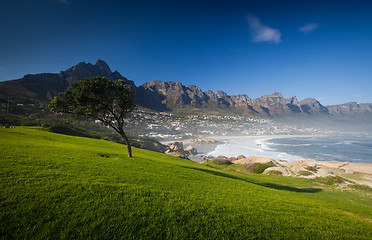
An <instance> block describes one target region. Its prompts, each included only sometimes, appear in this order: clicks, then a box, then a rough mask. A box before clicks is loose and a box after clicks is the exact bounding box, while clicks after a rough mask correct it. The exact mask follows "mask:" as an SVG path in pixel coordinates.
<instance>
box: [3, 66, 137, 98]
mask: <svg viewBox="0 0 372 240" xmlns="http://www.w3.org/2000/svg"><path fill="white" fill-rule="evenodd" d="M96 76H102V77H107V78H109V79H111V80H118V79H122V80H124V81H125V82H126V83H127V84H129V85H132V86H133V87H135V84H134V82H133V81H130V80H128V79H127V78H125V77H123V76H122V75H121V74H120V73H119V72H117V71H115V72H111V70H110V68H109V66H108V65H107V64H106V63H105V62H104V61H102V60H100V59H98V61H97V62H96V64H94V65H93V64H91V63H84V62H81V63H78V64H77V65H75V66H73V67H71V68H69V69H67V70H66V71H61V72H60V73H41V74H28V75H25V76H24V77H23V78H20V79H17V80H12V81H4V82H0V95H2V96H5V97H6V96H10V97H11V98H12V99H19V100H25V99H33V100H37V101H45V100H50V99H51V98H53V97H54V96H56V95H57V94H58V93H60V92H63V91H65V90H66V89H67V88H69V87H70V86H71V84H72V83H74V82H77V81H79V80H84V79H85V78H90V77H96Z"/></svg>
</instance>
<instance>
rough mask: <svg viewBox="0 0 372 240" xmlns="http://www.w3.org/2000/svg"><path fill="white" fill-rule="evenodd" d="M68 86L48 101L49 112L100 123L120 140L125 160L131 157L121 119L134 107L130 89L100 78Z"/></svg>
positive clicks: (121, 83) (121, 84)
mask: <svg viewBox="0 0 372 240" xmlns="http://www.w3.org/2000/svg"><path fill="white" fill-rule="evenodd" d="M72 87H73V89H72V90H66V91H64V92H62V93H60V94H58V96H56V97H55V98H54V99H53V100H52V101H51V102H50V104H49V106H48V107H49V109H51V110H52V111H53V112H62V113H70V114H74V115H81V116H89V117H93V118H95V119H98V120H100V121H101V122H102V124H103V125H105V126H110V127H112V128H113V129H114V130H115V131H116V132H117V133H119V134H120V135H121V136H122V137H123V139H124V141H125V144H126V145H127V148H128V157H132V148H131V145H130V142H129V139H128V137H127V135H126V134H125V132H124V116H125V115H126V114H127V113H129V112H131V111H133V110H134V108H135V107H136V105H135V103H134V91H133V89H132V87H131V86H129V85H127V84H125V82H124V81H123V80H117V81H111V80H110V79H108V78H105V77H100V76H98V77H95V78H87V79H85V80H82V81H79V82H76V83H74V84H73V85H72Z"/></svg>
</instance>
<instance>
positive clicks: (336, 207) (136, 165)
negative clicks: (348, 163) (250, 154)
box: [0, 127, 372, 239]
mask: <svg viewBox="0 0 372 240" xmlns="http://www.w3.org/2000/svg"><path fill="white" fill-rule="evenodd" d="M0 146H1V147H0V148H1V151H0V164H1V165H0V166H1V168H0V208H1V211H0V236H1V239H25V238H26V239H42V238H45V239H60V238H62V239H75V238H79V239H372V220H371V218H372V200H371V195H370V193H368V192H363V191H339V190H337V189H327V188H323V189H322V188H319V186H318V187H317V186H316V185H314V184H313V183H312V182H311V181H310V180H306V179H295V178H288V177H276V176H265V175H243V174H238V173H234V172H227V171H224V170H220V169H217V168H212V167H209V166H203V165H200V164H197V163H194V162H191V161H188V160H183V159H179V158H176V157H172V156H167V155H164V154H160V153H155V152H150V151H146V150H140V149H134V151H133V155H134V157H133V158H132V159H129V158H127V157H126V152H125V147H124V146H123V145H120V144H116V143H112V142H108V141H104V140H95V139H88V138H81V137H72V136H66V135H60V134H54V133H50V132H47V131H43V130H42V129H41V128H30V127H17V128H15V129H4V128H1V129H0Z"/></svg>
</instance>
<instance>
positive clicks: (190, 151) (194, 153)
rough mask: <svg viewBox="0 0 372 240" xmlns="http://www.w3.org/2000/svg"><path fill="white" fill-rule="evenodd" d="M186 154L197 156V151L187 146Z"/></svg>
mask: <svg viewBox="0 0 372 240" xmlns="http://www.w3.org/2000/svg"><path fill="white" fill-rule="evenodd" d="M186 152H187V153H188V154H190V155H196V154H198V150H197V149H196V148H194V147H193V146H191V145H189V146H187V148H186Z"/></svg>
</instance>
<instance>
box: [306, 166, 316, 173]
mask: <svg viewBox="0 0 372 240" xmlns="http://www.w3.org/2000/svg"><path fill="white" fill-rule="evenodd" d="M305 169H306V170H309V171H310V172H314V173H316V172H318V169H316V168H315V167H313V166H306V167H305Z"/></svg>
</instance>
